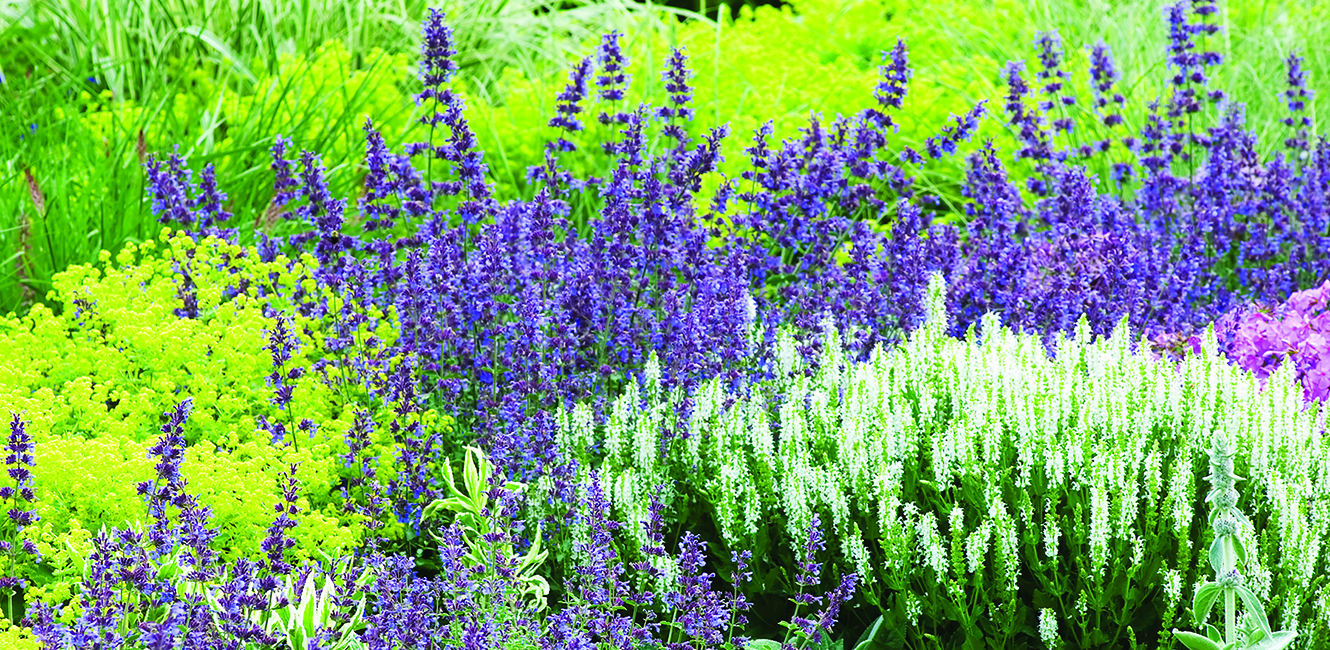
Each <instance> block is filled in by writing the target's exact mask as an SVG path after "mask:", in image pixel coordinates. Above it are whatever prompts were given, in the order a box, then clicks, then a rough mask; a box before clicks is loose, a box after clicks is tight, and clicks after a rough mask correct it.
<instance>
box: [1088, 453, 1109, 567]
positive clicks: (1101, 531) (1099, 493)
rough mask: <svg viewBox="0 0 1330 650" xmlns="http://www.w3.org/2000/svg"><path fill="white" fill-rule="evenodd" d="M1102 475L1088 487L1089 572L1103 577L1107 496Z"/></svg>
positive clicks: (1106, 560)
mask: <svg viewBox="0 0 1330 650" xmlns="http://www.w3.org/2000/svg"><path fill="white" fill-rule="evenodd" d="M1102 478H1103V477H1102V475H1098V476H1096V479H1097V480H1096V481H1095V484H1094V485H1092V486H1091V487H1090V570H1091V571H1094V572H1095V573H1096V574H1097V575H1101V576H1102V575H1103V571H1104V566H1105V565H1106V564H1107V563H1108V541H1109V539H1108V538H1109V533H1110V532H1111V531H1110V528H1109V523H1108V514H1109V513H1108V495H1107V494H1106V493H1105V490H1104V487H1103V485H1102Z"/></svg>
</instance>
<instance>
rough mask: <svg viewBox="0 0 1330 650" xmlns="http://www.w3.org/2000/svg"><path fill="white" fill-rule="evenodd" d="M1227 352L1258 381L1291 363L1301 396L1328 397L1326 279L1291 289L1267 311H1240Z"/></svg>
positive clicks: (1329, 296) (1329, 289) (1329, 292)
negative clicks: (1277, 303)
mask: <svg viewBox="0 0 1330 650" xmlns="http://www.w3.org/2000/svg"><path fill="white" fill-rule="evenodd" d="M1228 354H1229V357H1230V358H1232V359H1233V360H1234V361H1236V362H1237V363H1238V365H1239V366H1240V367H1242V368H1243V369H1246V370H1250V371H1252V372H1253V373H1255V374H1256V376H1257V377H1259V378H1260V379H1261V380H1262V381H1264V380H1265V379H1266V378H1267V377H1269V376H1270V373H1272V372H1274V371H1275V370H1276V369H1277V368H1279V367H1280V366H1281V365H1283V364H1285V363H1289V364H1292V365H1293V368H1294V371H1295V372H1296V373H1297V377H1298V380H1299V382H1300V383H1301V384H1302V389H1303V391H1304V395H1305V397H1306V399H1307V401H1309V402H1310V401H1313V400H1319V401H1320V402H1322V403H1326V402H1327V401H1330V282H1326V283H1324V284H1322V285H1321V286H1319V287H1317V288H1315V289H1308V290H1306V291H1299V292H1297V293H1295V294H1293V295H1292V296H1290V297H1289V299H1288V300H1287V301H1285V302H1284V303H1282V304H1280V305H1279V306H1278V307H1276V308H1275V309H1274V310H1273V311H1270V312H1266V311H1259V310H1252V311H1250V312H1248V313H1246V314H1244V315H1243V316H1242V317H1241V318H1240V319H1239V320H1238V322H1237V324H1236V327H1234V331H1233V342H1232V343H1231V345H1230V346H1229V349H1228Z"/></svg>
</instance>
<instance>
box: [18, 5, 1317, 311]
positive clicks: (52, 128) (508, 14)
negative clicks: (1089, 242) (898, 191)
mask: <svg viewBox="0 0 1330 650" xmlns="http://www.w3.org/2000/svg"><path fill="white" fill-rule="evenodd" d="M671 4H673V5H675V6H661V5H645V4H640V3H631V2H625V0H585V1H581V0H579V1H571V0H566V1H554V0H521V1H520V2H501V1H500V0H486V1H484V2H462V1H452V2H442V3H439V6H441V7H442V8H444V9H445V10H446V11H447V12H448V19H449V24H450V25H452V26H453V27H454V28H455V29H456V32H457V40H458V50H459V51H460V53H461V54H460V55H459V63H460V65H461V68H462V77H461V79H462V82H461V85H462V86H463V87H464V88H465V89H466V92H467V97H468V102H467V103H468V116H469V119H470V120H471V121H472V124H473V127H474V128H475V130H476V131H477V132H478V135H479V137H480V139H481V148H482V149H483V150H484V151H485V152H486V160H487V162H488V163H489V164H490V166H491V172H492V177H493V179H494V180H495V181H496V183H497V184H498V187H499V190H500V198H507V197H513V196H521V195H523V194H524V193H525V191H526V188H525V183H524V180H523V178H524V175H525V170H526V168H527V166H529V165H532V164H535V163H536V162H538V161H539V157H540V151H541V145H542V143H543V141H544V140H543V138H537V137H532V134H533V133H539V134H542V135H549V134H550V129H548V128H547V127H545V124H546V122H547V121H548V119H549V117H550V116H551V115H552V113H553V97H554V95H555V94H556V93H557V92H558V91H559V90H560V89H561V88H562V86H563V84H564V83H566V70H567V68H568V66H569V65H570V64H571V63H572V62H574V61H575V60H576V59H578V58H580V57H582V56H585V55H587V54H588V53H590V52H591V51H592V49H593V47H594V45H595V43H596V41H597V38H598V35H599V34H601V33H602V32H604V31H607V30H609V29H619V30H621V31H623V32H625V34H626V35H627V39H626V43H627V49H628V51H629V53H630V56H631V58H632V66H631V72H632V73H633V85H634V93H630V95H629V101H633V102H636V101H638V100H642V99H654V100H657V101H659V100H660V99H662V98H661V97H655V96H652V93H659V92H660V89H659V88H660V85H659V83H658V80H659V74H660V69H661V62H662V61H663V59H664V56H665V55H666V54H667V53H668V48H669V47H671V46H673V45H682V46H684V47H685V48H687V51H688V52H689V54H690V56H691V64H692V66H693V69H694V71H695V73H696V76H695V78H694V79H693V83H694V85H695V86H696V94H695V98H694V105H695V106H696V108H697V115H698V117H697V119H696V120H695V121H694V122H693V124H692V125H691V127H690V129H691V132H692V134H693V135H694V136H700V135H702V134H704V133H705V132H706V131H707V130H708V129H709V128H710V127H712V126H715V125H718V124H723V123H728V124H730V126H731V128H732V135H731V137H730V140H729V142H728V143H727V146H726V147H725V148H724V152H725V153H726V156H727V162H726V164H725V165H723V166H722V171H723V172H726V173H729V174H730V175H733V174H734V173H735V172H736V170H737V169H738V168H739V167H740V166H741V163H742V157H743V153H742V148H743V147H744V146H746V144H747V143H748V142H749V141H750V139H751V137H752V134H753V130H754V129H755V128H756V127H758V126H759V125H760V124H761V123H763V122H764V121H766V120H772V121H773V127H774V131H775V136H776V137H777V138H783V137H788V136H791V135H795V134H797V132H798V129H799V128H800V127H803V126H806V125H807V123H808V117H809V114H810V112H811V111H816V112H819V113H821V114H823V115H824V116H825V118H826V120H830V119H832V118H834V117H835V115H837V114H843V115H850V114H852V113H854V112H855V111H857V110H859V109H860V108H863V107H866V106H870V105H872V103H873V94H872V93H873V89H874V86H875V85H876V83H877V78H878V76H877V65H878V64H879V63H880V52H881V51H882V50H885V49H889V48H890V47H891V46H892V45H894V43H895V41H896V39H897V38H903V39H905V40H906V42H907V44H908V46H909V48H910V59H911V65H912V66H913V67H914V78H913V80H912V83H911V89H910V94H909V96H908V98H907V101H906V105H905V107H904V110H902V111H900V112H899V114H900V116H901V118H902V119H901V123H902V126H901V130H900V133H899V139H898V141H897V143H898V145H909V146H913V147H916V148H918V147H919V146H920V144H921V143H922V142H923V140H924V139H926V138H927V137H928V136H930V135H932V134H934V133H936V132H937V131H938V130H939V129H940V128H941V127H942V125H944V124H945V123H946V122H947V120H948V117H949V116H950V115H951V114H953V113H954V114H959V113H962V112H964V111H965V110H968V109H969V108H970V107H971V106H972V105H973V104H974V103H976V102H977V101H979V100H981V99H989V100H990V103H989V108H990V109H992V110H993V111H1000V107H1001V96H1002V94H1003V92H1004V88H1003V83H1002V81H1001V78H1000V74H999V71H1000V69H1001V67H1002V66H1003V65H1004V64H1005V62H1006V61H1009V60H1013V59H1032V56H1031V55H1032V54H1033V46H1032V43H1033V39H1034V36H1035V33H1036V31H1038V30H1041V29H1058V30H1059V31H1060V33H1061V35H1062V37H1063V40H1064V43H1065V44H1066V50H1067V53H1068V58H1069V63H1068V68H1069V69H1070V70H1071V71H1072V72H1073V86H1074V87H1076V88H1077V89H1078V90H1079V91H1081V92H1082V101H1081V103H1079V104H1078V105H1077V106H1075V107H1072V109H1070V110H1072V111H1087V110H1089V104H1088V98H1089V95H1088V92H1085V91H1086V90H1087V83H1086V70H1087V66H1088V62H1087V57H1086V53H1085V50H1084V46H1085V45H1087V44H1092V43H1094V42H1097V41H1098V40H1099V39H1101V38H1102V39H1103V40H1105V41H1106V42H1107V43H1108V44H1109V45H1110V46H1111V47H1112V49H1113V52H1114V54H1115V56H1116V58H1117V61H1118V65H1119V68H1120V69H1121V70H1122V72H1123V80H1122V82H1121V86H1122V89H1123V90H1124V94H1126V95H1127V96H1128V99H1129V108H1128V110H1127V111H1126V113H1127V123H1128V125H1129V126H1133V125H1136V124H1139V122H1140V119H1141V116H1142V115H1143V114H1144V107H1145V106H1146V104H1147V103H1148V102H1149V101H1150V100H1151V99H1153V98H1155V97H1157V96H1158V95H1159V93H1160V90H1161V89H1160V87H1159V86H1158V82H1157V81H1151V80H1158V79H1160V78H1161V75H1160V74H1159V73H1160V72H1161V70H1160V68H1162V67H1163V66H1164V52H1165V47H1164V46H1165V44H1166V38H1167V32H1166V25H1165V23H1164V21H1163V20H1162V11H1163V7H1164V5H1165V4H1166V2H1164V0H1129V1H1113V2H1107V1H1103V0H1039V1H1035V2H1030V1H1026V0H980V1H978V2H971V1H960V0H938V1H936V2H933V1H928V2H925V1H923V0H799V1H797V2H794V3H789V4H787V5H786V6H784V7H782V8H776V7H773V6H760V7H757V8H756V10H754V9H753V7H752V6H746V5H745V6H740V5H741V4H742V3H740V2H734V3H731V4H732V5H733V8H735V9H737V12H736V13H735V14H731V16H734V17H731V16H725V17H723V18H721V20H720V22H719V23H717V22H714V21H711V20H706V19H704V18H703V17H702V16H701V15H699V14H697V13H694V12H691V11H689V10H688V9H687V8H696V9H709V10H710V13H711V14H712V15H713V16H717V15H718V14H717V12H716V11H715V9H716V7H715V6H713V5H715V4H716V3H712V4H711V5H705V6H703V5H699V4H697V3H688V2H673V3H671ZM681 7H686V8H681ZM425 8H426V3H425V2H420V1H415V0H396V1H390V0H375V1H373V2H366V3H361V2H349V1H347V0H303V1H302V2H297V3H278V2H275V1H273V0H235V1H233V2H218V1H216V0H153V1H152V2H146V3H142V2H140V3H134V2H128V1H127V0H116V1H113V2H112V1H108V2H105V3H93V4H85V3H71V2H37V1H34V0H4V2H3V3H0V42H3V43H4V44H5V45H6V47H3V48H0V71H3V74H4V76H5V81H4V83H3V84H2V85H0V131H3V134H4V137H3V138H0V162H2V163H3V167H2V168H0V310H6V311H8V310H12V309H15V308H18V307H20V306H21V305H26V304H30V303H31V302H32V301H34V300H42V299H44V297H45V294H46V292H47V291H48V290H49V289H50V286H51V285H50V278H51V276H52V274H53V273H54V272H56V271H58V270H60V269H62V268H64V267H66V266H68V265H69V264H72V263H87V262H92V261H94V260H95V259H96V256H97V253H98V252H99V251H101V250H103V249H107V250H111V251H112V252H115V251H118V250H119V249H120V247H121V246H123V245H124V244H126V243H129V242H141V241H143V240H144V239H145V237H146V236H148V235H150V233H151V232H152V231H153V230H154V229H155V226H153V225H152V224H151V218H150V215H149V206H148V205H147V204H146V202H145V200H144V194H143V174H142V170H141V162H142V160H141V155H140V154H141V153H146V152H151V153H158V154H162V155H165V154H166V153H169V152H170V150H171V148H172V146H174V145H177V144H178V145H179V146H180V151H181V153H184V154H188V155H189V158H190V160H191V163H192V165H193V166H194V167H195V168H196V169H199V168H201V167H202V166H203V165H205V164H209V163H211V164H214V165H216V167H217V171H218V176H219V178H220V179H221V185H222V189H223V191H225V192H226V193H227V194H228V195H229V197H230V202H229V204H228V206H227V209H228V210H229V211H231V212H232V213H234V214H235V215H236V217H235V219H234V222H233V225H236V226H241V229H242V238H244V239H248V235H249V234H250V233H251V232H252V229H253V228H254V227H255V226H256V225H258V224H259V222H260V217H261V216H262V213H263V211H264V208H265V207H266V205H267V203H268V201H269V199H270V197H271V187H270V183H271V176H270V173H269V172H268V171H267V165H268V156H267V152H266V149H267V147H269V146H271V143H272V142H273V138H274V137H275V136H276V135H277V134H283V135H286V136H288V137H292V138H293V139H294V140H295V142H296V145H297V146H298V147H300V148H305V149H311V150H315V151H320V152H321V153H323V154H324V157H325V158H324V160H325V163H326V164H327V165H328V167H329V169H330V174H329V176H330V179H331V182H332V185H333V187H332V190H333V191H334V193H336V194H352V195H354V194H355V190H356V186H357V183H359V182H360V180H361V178H362V176H363V168H362V166H361V159H362V158H363V149H362V147H363V139H362V133H361V128H362V126H363V123H364V120H365V118H366V117H371V118H373V119H374V121H375V122H376V124H377V125H379V127H380V128H381V130H383V131H384V133H385V136H386V137H387V138H388V140H389V144H390V145H396V144H399V143H401V142H405V141H409V140H411V139H413V138H412V134H411V133H410V129H409V126H410V123H411V120H410V118H411V116H412V112H411V111H412V109H413V106H412V103H411V101H410V97H409V96H410V94H411V93H413V92H415V91H416V82H415V80H414V74H415V70H414V66H413V65H412V63H411V61H412V60H413V59H412V56H413V53H414V52H415V51H416V49H417V48H418V46H419V34H418V31H419V28H418V25H419V19H420V16H421V14H422V12H423V11H424V10H425ZM1328 16H1330V8H1327V7H1326V6H1325V5H1324V4H1322V3H1317V2H1313V1H1312V0H1293V1H1290V2H1275V1H1272V0H1267V1H1265V2H1240V3H1224V4H1223V6H1222V11H1221V12H1220V14H1219V19H1220V22H1221V24H1222V25H1223V26H1224V27H1225V30H1224V31H1223V32H1222V33H1221V36H1220V37H1218V38H1216V39H1214V41H1215V42H1214V43H1210V44H1208V47H1211V48H1213V49H1217V50H1218V51H1220V52H1222V53H1223V54H1224V55H1225V59H1226V62H1225V63H1224V64H1223V65H1222V66H1220V68H1219V70H1218V72H1217V73H1216V75H1215V77H1216V85H1217V86H1219V87H1223V88H1226V89H1228V90H1229V91H1231V92H1232V94H1233V96H1234V97H1235V98H1236V99H1238V100H1241V101H1245V102H1247V104H1248V123H1249V125H1251V127H1252V128H1254V129H1255V130H1256V131H1257V134H1258V136H1259V140H1258V141H1259V142H1260V143H1261V144H1262V146H1264V147H1266V151H1265V152H1266V153H1270V152H1271V150H1272V149H1273V148H1275V147H1278V143H1279V142H1281V141H1282V139H1283V138H1282V134H1280V133H1279V132H1280V131H1281V130H1283V129H1285V128H1286V127H1284V126H1283V125H1282V124H1280V123H1279V121H1278V120H1279V119H1280V118H1281V117H1282V116H1283V115H1284V111H1285V108H1284V98H1283V96H1282V91H1283V89H1284V87H1283V83H1282V80H1283V78H1284V68H1283V62H1282V60H1283V58H1284V57H1285V56H1287V55H1288V54H1289V53H1290V52H1291V51H1293V50H1294V49H1295V48H1296V47H1298V44H1302V43H1309V42H1313V43H1314V42H1316V38H1317V37H1316V35H1317V34H1319V33H1322V32H1323V31H1324V29H1325V28H1326V27H1327V23H1328V22H1330V17H1328ZM1302 54H1303V55H1304V56H1305V57H1306V58H1307V62H1306V68H1307V70H1308V76H1309V82H1310V87H1311V88H1312V89H1313V90H1316V91H1320V92H1318V94H1319V95H1324V94H1325V93H1324V91H1325V90H1326V82H1325V80H1326V75H1325V72H1326V67H1327V59H1328V55H1327V54H1326V53H1325V51H1324V50H1322V49H1317V48H1310V49H1308V50H1307V51H1304V52H1302ZM1035 67H1036V64H1035V63H1034V62H1033V61H1032V62H1031V64H1030V66H1029V68H1028V69H1029V71H1030V72H1029V74H1030V75H1033V71H1034V69H1035ZM648 88H649V89H650V90H647V89H648ZM1310 109H1311V113H1312V115H1313V116H1314V118H1316V121H1317V123H1320V122H1321V121H1323V118H1324V117H1325V114H1326V110H1327V109H1326V104H1325V103H1324V102H1318V101H1316V100H1315V99H1314V100H1313V101H1312V102H1311V105H1310ZM1003 122H1004V120H1003V119H1002V118H1001V116H997V117H990V118H989V119H987V120H986V121H985V122H984V125H983V127H982V129H981V131H980V135H981V137H980V138H976V139H974V140H972V141H971V143H970V144H969V145H968V147H970V148H973V147H977V146H979V145H980V144H981V143H982V142H983V140H984V139H985V138H987V137H992V138H994V139H995V140H996V141H997V144H998V146H999V147H1001V148H1002V150H1003V151H1007V152H1010V151H1012V150H1013V148H1012V145H1013V140H1012V139H1011V137H1010V135H1009V134H1008V133H1007V132H1006V130H1005V128H1004V124H1003ZM1080 124H1081V128H1083V129H1086V130H1087V131H1089V130H1091V128H1090V127H1091V126H1092V125H1093V124H1094V120H1093V119H1092V118H1091V119H1082V120H1080ZM140 133H142V134H143V135H142V138H141V139H140V135H139V134H140ZM602 135H604V134H603V133H600V132H597V131H595V130H591V131H589V132H587V133H586V134H585V138H584V140H583V141H584V142H597V141H599V140H598V139H599V138H600V136H602ZM1276 135H1279V136H1280V137H1274V136H1276ZM1074 137H1077V138H1086V139H1089V138H1091V137H1100V136H1098V135H1097V134H1093V133H1090V132H1086V131H1082V132H1077V133H1076V134H1075V136H1074ZM140 143H141V144H142V149H140ZM579 155H580V156H581V158H580V159H579V160H577V161H573V165H574V166H580V167H581V168H582V169H584V170H586V171H588V172H594V171H596V170H598V169H601V168H604V167H605V166H606V165H608V160H607V159H605V158H604V157H603V154H601V153H600V152H599V151H596V150H594V149H593V148H592V147H584V148H583V152H582V153H581V154H579ZM1107 162H1111V158H1110V159H1109V160H1108V161H1106V162H1105V164H1107ZM963 164H964V163H963V158H961V157H957V158H954V159H951V160H947V161H943V162H941V163H937V164H933V165H930V166H928V167H926V168H924V169H920V170H917V171H916V173H917V175H918V178H919V185H920V187H921V188H923V189H924V190H925V191H927V192H930V193H934V194H936V195H938V196H939V197H940V198H941V199H942V205H941V207H940V210H941V211H942V212H944V213H952V212H954V211H955V209H954V208H955V206H956V204H957V202H958V200H959V192H958V188H959V182H960V180H961V179H962V178H963ZM28 173H31V175H32V179H33V183H32V184H30V183H29V182H28V180H27V178H28V177H27V174H28ZM709 180H710V181H711V183H713V185H714V184H715V183H717V182H719V178H718V177H713V178H711V179H709ZM34 188H36V190H37V193H34ZM703 196H706V194H705V193H704V194H703ZM35 198H40V200H41V201H42V204H43V205H42V206H41V207H42V209H41V210H38V209H37V207H38V206H37V205H36V201H35V200H34V199H35Z"/></svg>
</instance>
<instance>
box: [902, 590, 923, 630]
mask: <svg viewBox="0 0 1330 650" xmlns="http://www.w3.org/2000/svg"><path fill="white" fill-rule="evenodd" d="M923 613H924V609H923V606H922V605H921V604H920V603H919V599H918V598H917V597H916V596H915V595H914V592H912V591H907V592H905V620H906V621H909V623H910V626H911V627H914V626H915V625H918V624H919V616H920V615H921V614H923Z"/></svg>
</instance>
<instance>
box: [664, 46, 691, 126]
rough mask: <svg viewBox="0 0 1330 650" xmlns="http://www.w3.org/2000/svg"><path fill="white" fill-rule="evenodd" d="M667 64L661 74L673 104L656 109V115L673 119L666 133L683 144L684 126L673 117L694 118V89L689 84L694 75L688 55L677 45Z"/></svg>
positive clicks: (666, 61) (671, 52)
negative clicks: (692, 106) (689, 106)
mask: <svg viewBox="0 0 1330 650" xmlns="http://www.w3.org/2000/svg"><path fill="white" fill-rule="evenodd" d="M665 66H666V67H665V71H664V72H662V73H661V74H660V76H661V80H663V81H664V82H665V92H666V93H669V98H670V101H669V103H670V104H672V105H673V106H672V107H671V106H662V107H660V108H659V109H657V110H656V115H657V116H658V117H661V118H664V119H669V120H671V123H670V126H668V127H666V130H665V135H667V136H670V137H673V138H674V139H675V140H676V141H678V142H679V143H680V144H682V143H683V141H684V139H685V138H686V137H687V136H686V135H684V132H683V127H682V126H678V125H675V124H674V123H673V118H676V117H678V118H681V119H684V120H691V119H693V109H691V108H688V102H689V101H691V100H692V99H693V89H692V88H690V87H689V86H688V78H689V77H691V76H692V71H690V70H689V69H688V56H687V55H686V54H684V52H683V50H682V49H680V48H677V47H676V48H673V49H672V50H670V56H669V58H667V59H666V60H665Z"/></svg>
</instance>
